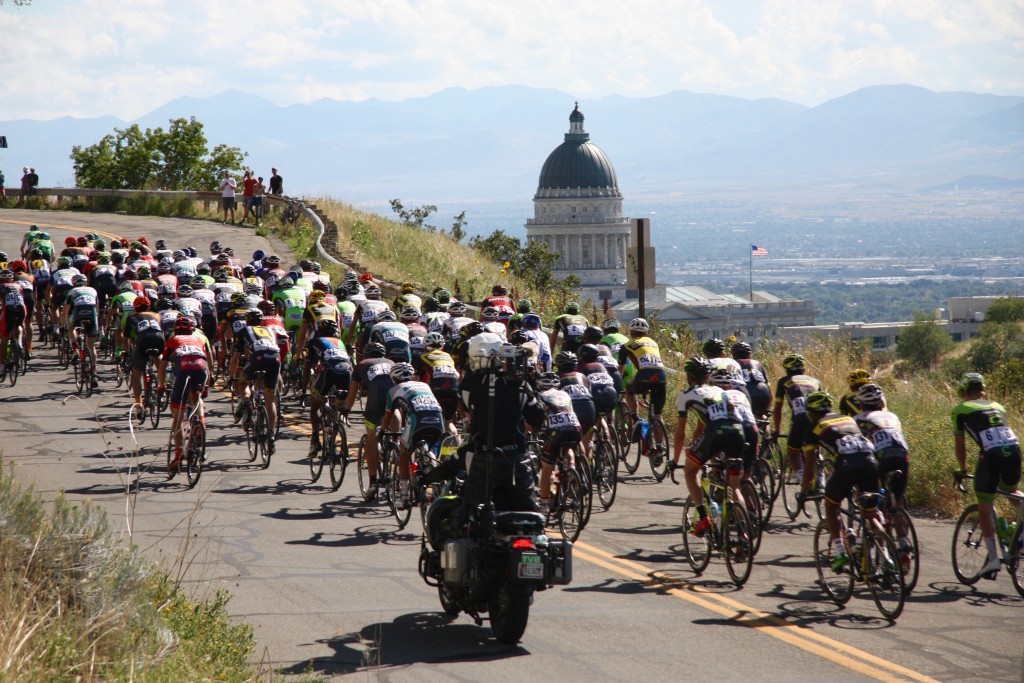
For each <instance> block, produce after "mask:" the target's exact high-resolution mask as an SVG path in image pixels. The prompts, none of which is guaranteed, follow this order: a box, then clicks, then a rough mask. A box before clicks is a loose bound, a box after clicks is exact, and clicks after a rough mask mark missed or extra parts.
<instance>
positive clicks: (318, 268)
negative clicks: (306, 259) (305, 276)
mask: <svg viewBox="0 0 1024 683" xmlns="http://www.w3.org/2000/svg"><path fill="white" fill-rule="evenodd" d="M323 269H324V267H323V266H322V265H320V262H319V261H313V263H312V270H313V272H314V273H316V274H317V275H319V274H320V271H321V270H323Z"/></svg>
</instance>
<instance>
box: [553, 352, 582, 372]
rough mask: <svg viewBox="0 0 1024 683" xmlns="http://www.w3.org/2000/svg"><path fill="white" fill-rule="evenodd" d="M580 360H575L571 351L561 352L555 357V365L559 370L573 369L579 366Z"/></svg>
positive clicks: (575, 357) (574, 355)
mask: <svg viewBox="0 0 1024 683" xmlns="http://www.w3.org/2000/svg"><path fill="white" fill-rule="evenodd" d="M579 362H580V359H579V358H577V356H576V354H575V353H573V352H572V351H562V352H561V353H559V354H558V355H557V356H555V365H556V366H557V367H558V369H559V370H562V369H565V368H568V369H575V368H576V366H577V365H579Z"/></svg>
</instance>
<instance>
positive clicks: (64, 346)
mask: <svg viewBox="0 0 1024 683" xmlns="http://www.w3.org/2000/svg"><path fill="white" fill-rule="evenodd" d="M54 338H55V339H56V341H57V364H58V365H59V366H60V368H61V370H67V369H68V368H69V367H71V355H72V354H71V335H70V334H69V333H68V331H67V329H65V328H62V329H61V330H59V331H58V332H57V333H56V335H55V337H54Z"/></svg>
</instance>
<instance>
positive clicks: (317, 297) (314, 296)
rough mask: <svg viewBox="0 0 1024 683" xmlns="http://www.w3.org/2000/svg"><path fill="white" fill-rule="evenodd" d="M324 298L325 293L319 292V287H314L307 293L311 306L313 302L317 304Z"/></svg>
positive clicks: (325, 296)
mask: <svg viewBox="0 0 1024 683" xmlns="http://www.w3.org/2000/svg"><path fill="white" fill-rule="evenodd" d="M326 298H327V295H326V294H324V293H323V292H321V291H320V290H319V289H314V290H313V291H312V292H310V293H309V305H310V306H312V305H313V304H318V303H320V302H321V301H323V300H324V299H326Z"/></svg>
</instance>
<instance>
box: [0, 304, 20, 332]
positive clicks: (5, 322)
mask: <svg viewBox="0 0 1024 683" xmlns="http://www.w3.org/2000/svg"><path fill="white" fill-rule="evenodd" d="M24 322H25V309H24V308H22V307H21V306H10V307H4V313H3V315H2V316H0V335H3V337H5V338H8V337H10V336H11V334H12V333H13V332H14V329H15V328H16V327H17V326H18V325H21V324H22V323H24Z"/></svg>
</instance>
